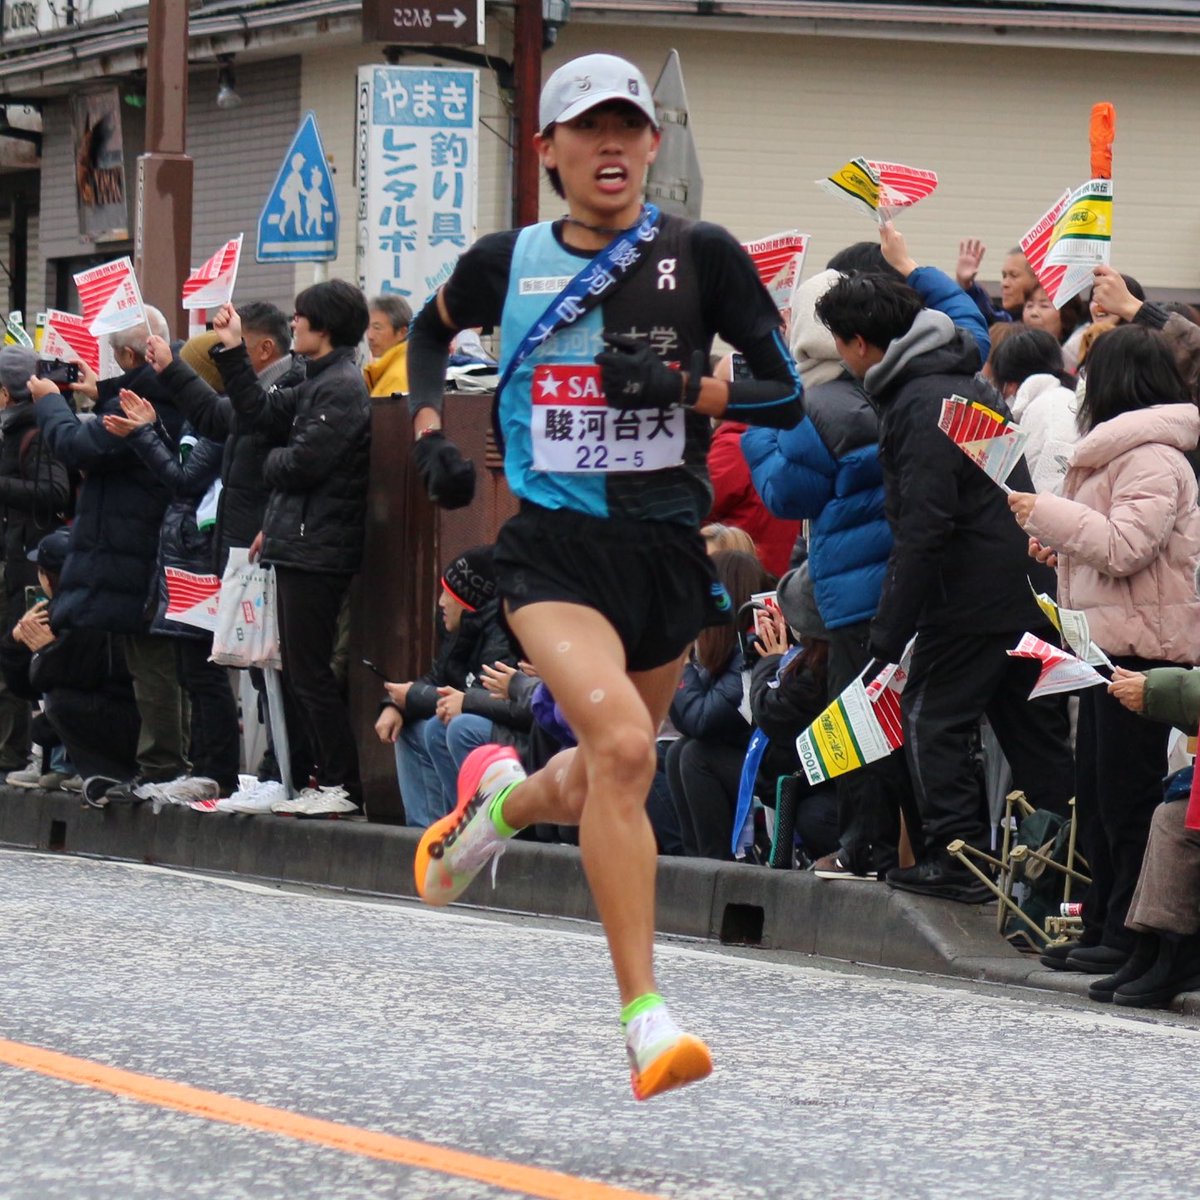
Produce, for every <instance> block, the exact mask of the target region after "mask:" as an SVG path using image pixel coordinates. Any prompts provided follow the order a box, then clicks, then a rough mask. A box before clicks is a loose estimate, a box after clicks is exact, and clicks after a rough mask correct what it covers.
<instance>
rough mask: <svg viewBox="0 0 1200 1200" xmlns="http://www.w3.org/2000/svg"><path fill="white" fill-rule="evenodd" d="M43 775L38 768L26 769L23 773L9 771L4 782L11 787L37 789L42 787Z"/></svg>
mask: <svg viewBox="0 0 1200 1200" xmlns="http://www.w3.org/2000/svg"><path fill="white" fill-rule="evenodd" d="M41 780H42V773H41V771H40V770H38V768H37V767H26V768H25V770H23V771H9V773H8V774H7V775H6V776H5V777H4V782H5V783H7V784H8V786H9V787H18V788H37V787H41V786H42V782H41Z"/></svg>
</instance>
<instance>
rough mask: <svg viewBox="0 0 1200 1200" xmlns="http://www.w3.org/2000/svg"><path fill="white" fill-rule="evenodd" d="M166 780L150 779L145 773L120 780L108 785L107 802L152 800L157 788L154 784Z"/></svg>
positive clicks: (126, 802) (125, 802) (127, 802)
mask: <svg viewBox="0 0 1200 1200" xmlns="http://www.w3.org/2000/svg"><path fill="white" fill-rule="evenodd" d="M172 778H173V777H172ZM168 782H170V780H169V779H150V778H148V777H147V776H145V775H135V776H134V777H133V778H132V779H125V780H122V781H121V782H120V783H117V784H114V785H113V786H112V787H110V788H109V789H108V793H107V795H108V800H107V803H109V804H132V803H133V802H134V801H135V800H152V799H153V798H154V795H155V791H156V790H157V789H156V785H158V784H161V783H168Z"/></svg>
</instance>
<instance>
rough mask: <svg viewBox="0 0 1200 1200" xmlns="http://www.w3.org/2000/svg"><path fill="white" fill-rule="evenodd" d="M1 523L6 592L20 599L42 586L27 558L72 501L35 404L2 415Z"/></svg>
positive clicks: (11, 408)
mask: <svg viewBox="0 0 1200 1200" xmlns="http://www.w3.org/2000/svg"><path fill="white" fill-rule="evenodd" d="M0 430H3V441H0V521H2V522H3V528H4V591H5V594H6V595H7V596H9V597H12V596H15V595H16V594H17V593H18V592H20V591H21V589H22V588H24V587H25V585H26V584H32V583H36V582H37V568H36V567H35V566H34V565H33V563H31V562H30V561H29V559H28V557H27V555H28V554H29V551H30V550H32V549H33V548H34V547H35V546H36V545H37V544H38V542H40V541H41V540H42V538H44V537H45V536H46V534H48V533H52V532H53V531H54V530H55V529H57V528H58V527H59V526H60V525H61V524H62V523H63V515H62V514H63V513H65V511H66V508H67V503H68V501H69V500H70V481H69V479H68V476H67V469H66V467H64V466H63V465H62V463H60V462H59V461H58V459H56V458H55V457H54V455H52V454H51V453H50V451H49V449H48V448H47V446H46V442H45V439H44V438H43V437H42V435H41V433H40V432H39V431H38V427H37V416H36V413H35V411H34V406H33V402H32V401H28V400H27V401H24V402H23V403H20V404H12V405H10V406H9V407H8V408H6V409H5V410H4V412H3V414H2V415H0Z"/></svg>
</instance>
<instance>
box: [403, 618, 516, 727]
mask: <svg viewBox="0 0 1200 1200" xmlns="http://www.w3.org/2000/svg"><path fill="white" fill-rule="evenodd" d="M517 659H518V654H517V648H516V646H514V645H513V642H512V638H511V637H509V634H508V631H507V630H506V629H505V627H504V625H503V623H502V622H501V620H500V601H499V600H493V601H491V602H490V603H489V604H485V605H484V606H483V607H482V608H480V609H478V610H477V611H476V612H464V613H463V615H462V620H461V621H460V622H459V625H458V628H457V629H456V630H455V631H454V632H453V633H448V634H444V635H443V637H442V641H441V644H440V645H439V646H438V651H437V655H436V656H435V657H434V660H433V665H432V666H431V667H430V668H429V670H428V671H426V672H425V674H424V675H422V676H421V678H420V679H415V680H413V684H412V687H410V688H409V689H408V699H407V700H406V701H405V703H404V715H405V717H406V718H407V719H408V720H410V721H421V720H425V719H427V718H429V717H432V716H433V715H434V712H435V711H436V710H437V702H438V692H437V690H438V688H440V687H452V688H458V690H459V691H460V692H464V693H466V694H467V695H468V696H471V705H470V706H468V704H467V702H466V700H465V699H464V701H463V711H464V712H476V713H478V714H479V715H480V716H486V717H489V719H491V720H493V721H495V720H496V719H497V714H496V711H495V710H492V711H484V709H485V707H487V706H486V705H485V703H484V701H483V699H482V698H481V697H479V696H478V695H475V694H474V692H473V689H474V688H475V687H476V686H477V685H478V684H479V681H480V678H481V675H480V667H484V666H488V667H490V666H491V665H492V664H493V663H496V662H504V663H508V664H509V666H513V667H515V666H516V665H517ZM479 690H482V689H479ZM485 695H486V693H485ZM387 704H391V701H390V700H387V699H385V700H384V705H387Z"/></svg>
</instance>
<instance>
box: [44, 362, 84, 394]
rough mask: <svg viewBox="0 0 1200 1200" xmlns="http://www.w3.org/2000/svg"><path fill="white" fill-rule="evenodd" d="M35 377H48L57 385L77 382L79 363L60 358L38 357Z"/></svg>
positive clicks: (61, 385)
mask: <svg viewBox="0 0 1200 1200" xmlns="http://www.w3.org/2000/svg"><path fill="white" fill-rule="evenodd" d="M37 377H38V378H39V379H48V380H49V381H50V382H51V383H53V384H56V385H57V386H58V387H66V386H67V385H68V384H72V383H78V382H79V364H78V363H73V362H63V361H62V359H60V358H39V359H38V365H37Z"/></svg>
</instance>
